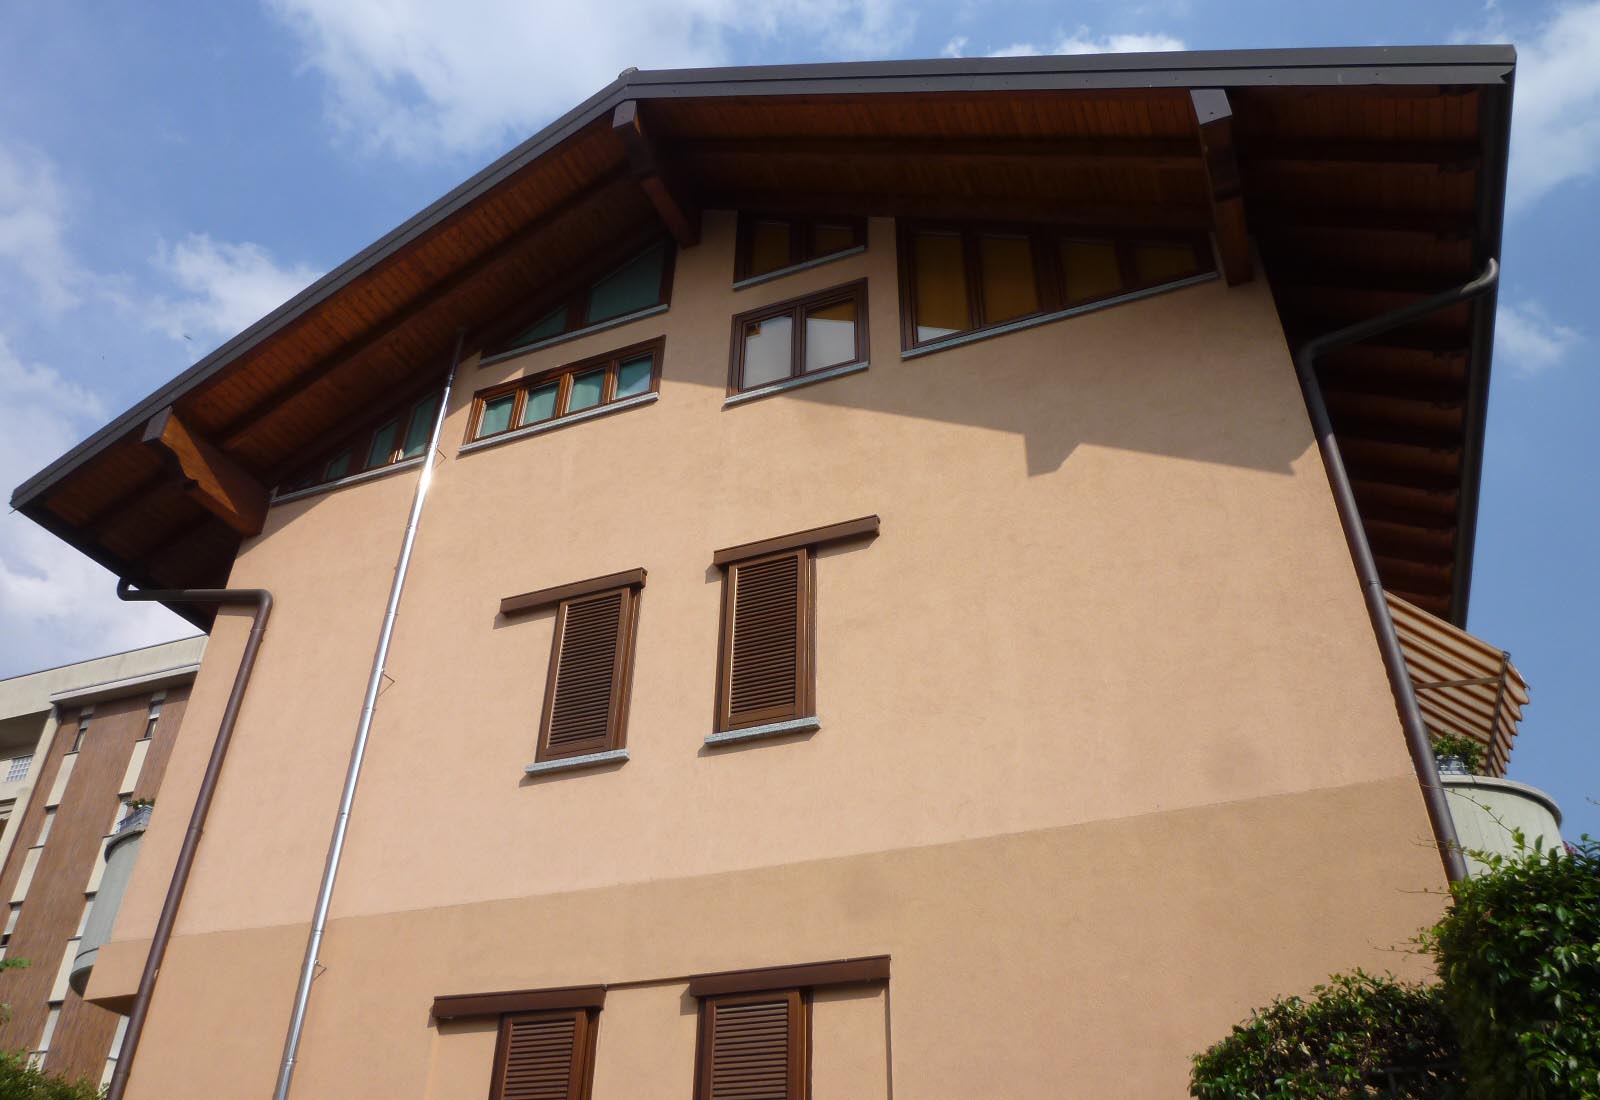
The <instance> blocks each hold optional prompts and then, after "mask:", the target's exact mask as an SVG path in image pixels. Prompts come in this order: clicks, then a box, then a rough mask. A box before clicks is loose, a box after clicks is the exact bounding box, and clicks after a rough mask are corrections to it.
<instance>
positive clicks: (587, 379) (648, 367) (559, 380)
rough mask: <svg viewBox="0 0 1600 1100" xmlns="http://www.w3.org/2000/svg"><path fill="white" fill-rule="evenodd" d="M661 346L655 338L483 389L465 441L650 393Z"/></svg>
mask: <svg viewBox="0 0 1600 1100" xmlns="http://www.w3.org/2000/svg"><path fill="white" fill-rule="evenodd" d="M665 347H666V341H665V340H664V339H662V338H658V339H655V340H651V341H649V342H647V343H643V344H634V345H631V346H630V347H626V348H623V349H621V350H620V351H613V352H607V353H606V354H605V355H600V356H596V357H595V358H593V359H585V360H582V361H581V362H578V363H569V364H567V365H566V366H564V367H557V368H556V369H555V370H550V371H544V372H542V373H540V374H536V375H534V376H533V377H532V378H523V379H519V380H517V381H515V382H510V383H507V384H506V385H503V386H496V387H494V388H493V389H489V390H484V391H483V392H482V393H479V394H478V395H477V396H476V398H475V399H474V401H473V405H474V412H473V415H472V420H471V423H470V424H469V431H468V435H467V441H468V442H469V443H470V442H475V441H477V440H480V439H488V438H489V437H491V436H496V435H500V434H501V433H502V432H509V431H513V430H516V429H519V428H531V427H534V426H536V425H539V424H546V423H552V422H558V421H560V420H562V419H564V418H566V417H569V416H573V415H575V414H577V413H581V412H587V411H588V410H590V409H598V408H601V407H603V406H606V405H614V404H617V403H619V402H623V401H629V400H630V399H632V398H638V397H643V396H645V395H646V394H651V393H655V392H656V390H657V389H658V387H659V385H660V382H661V358H662V352H663V350H664V349H665Z"/></svg>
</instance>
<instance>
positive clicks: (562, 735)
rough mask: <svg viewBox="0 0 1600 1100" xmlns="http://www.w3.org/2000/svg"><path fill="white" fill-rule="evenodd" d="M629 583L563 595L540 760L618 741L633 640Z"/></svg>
mask: <svg viewBox="0 0 1600 1100" xmlns="http://www.w3.org/2000/svg"><path fill="white" fill-rule="evenodd" d="M635 599H636V596H635V594H634V591H633V589H631V588H616V589H612V590H610V591H608V592H599V593H596V594H593V595H588V596H583V597H581V598H575V599H571V600H563V601H562V602H561V605H560V610H559V611H558V612H557V614H556V629H555V644H554V646H553V648H552V651H551V654H550V673H549V676H548V678H547V680H546V684H545V697H544V719H543V721H542V722H541V724H540V727H541V728H540V735H539V753H538V758H539V759H540V760H554V759H559V758H561V757H564V756H581V755H583V754H584V753H591V752H602V751H604V750H606V749H614V748H619V747H620V746H621V744H622V730H623V711H624V708H625V704H626V702H627V687H628V667H629V664H630V660H631V656H632V654H631V650H632V642H633V619H634V615H633V609H634V601H635Z"/></svg>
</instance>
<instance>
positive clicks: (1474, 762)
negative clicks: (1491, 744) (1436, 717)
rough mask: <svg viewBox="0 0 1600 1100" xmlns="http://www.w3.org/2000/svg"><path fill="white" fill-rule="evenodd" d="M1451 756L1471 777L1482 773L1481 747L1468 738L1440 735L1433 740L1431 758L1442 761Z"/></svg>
mask: <svg viewBox="0 0 1600 1100" xmlns="http://www.w3.org/2000/svg"><path fill="white" fill-rule="evenodd" d="M1447 756H1453V757H1455V758H1456V759H1457V760H1459V761H1461V763H1462V766H1463V767H1465V768H1466V769H1467V771H1469V772H1471V773H1472V774H1473V775H1479V774H1481V773H1482V768H1483V746H1482V745H1480V744H1479V743H1478V742H1476V741H1474V740H1473V739H1472V738H1470V737H1456V736H1454V735H1452V734H1442V735H1440V736H1438V737H1435V738H1434V739H1433V758H1434V759H1435V760H1442V759H1444V758H1445V757H1447Z"/></svg>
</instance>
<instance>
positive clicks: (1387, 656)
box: [1294, 258, 1500, 882]
mask: <svg viewBox="0 0 1600 1100" xmlns="http://www.w3.org/2000/svg"><path fill="white" fill-rule="evenodd" d="M1499 278H1500V265H1499V263H1498V262H1496V261H1495V260H1494V259H1493V258H1491V259H1489V260H1488V261H1487V262H1486V263H1485V264H1484V268H1483V271H1482V273H1481V274H1479V275H1478V276H1477V278H1475V279H1473V280H1472V281H1471V282H1468V283H1464V284H1462V285H1461V286H1459V287H1456V288H1455V289H1453V290H1446V291H1444V292H1443V293H1440V294H1435V295H1434V296H1433V297H1431V298H1427V299H1425V300H1423V301H1421V302H1414V303H1412V304H1411V305H1409V306H1403V307H1401V308H1400V309H1397V310H1394V311H1392V312H1389V313H1385V314H1381V315H1380V316H1377V317H1372V318H1369V319H1367V320H1365V321H1359V322H1357V323H1356V324H1353V325H1349V326H1347V327H1345V328H1342V329H1338V330H1336V331H1334V332H1329V333H1326V334H1324V335H1322V336H1318V337H1316V338H1314V339H1312V340H1308V341H1307V342H1306V343H1305V344H1304V345H1303V346H1302V347H1301V349H1300V353H1299V354H1298V355H1297V356H1295V360H1294V368H1295V374H1296V375H1298V377H1299V379H1300V391H1301V393H1302V394H1303V395H1304V396H1305V401H1306V412H1307V413H1309V414H1310V416H1311V427H1312V430H1313V431H1315V432H1316V436H1317V447H1318V449H1319V450H1321V452H1322V465H1323V467H1324V468H1325V469H1326V470H1327V473H1328V484H1329V486H1330V487H1331V488H1332V489H1333V502H1334V505H1335V507H1337V508H1338V510H1339V523H1340V525H1341V526H1342V527H1343V528H1344V537H1345V542H1346V543H1348V544H1349V546H1350V557H1351V559H1352V560H1353V561H1354V563H1355V567H1356V577H1357V579H1358V580H1359V581H1360V582H1361V594H1362V597H1363V598H1364V599H1365V600H1366V603H1367V614H1368V616H1370V617H1371V619H1372V629H1373V631H1374V633H1376V634H1377V636H1378V652H1379V653H1380V654H1381V655H1382V657H1383V667H1384V670H1385V671H1386V672H1387V673H1388V674H1389V688H1390V690H1391V691H1393V692H1394V701H1395V707H1396V709H1397V710H1398V711H1399V712H1400V727H1401V729H1402V730H1403V731H1404V732H1405V738H1406V748H1407V749H1409V750H1410V752H1411V763H1412V766H1413V767H1415V768H1416V772H1417V782H1418V783H1419V784H1421V786H1422V800H1423V803H1424V804H1425V805H1426V806H1427V809H1428V820H1429V822H1430V824H1431V825H1432V826H1433V839H1434V843H1435V844H1437V845H1438V847H1439V858H1440V859H1441V860H1443V861H1444V871H1445V877H1446V878H1448V879H1449V881H1451V882H1460V881H1461V880H1462V879H1464V878H1466V877H1467V865H1466V861H1465V859H1463V858H1462V855H1461V844H1460V841H1459V840H1458V839H1457V838H1456V827H1455V821H1454V819H1453V818H1451V816H1450V806H1449V804H1448V803H1447V802H1446V801H1445V795H1444V788H1443V787H1442V786H1441V785H1440V783H1439V767H1438V764H1437V763H1436V762H1435V761H1434V758H1433V747H1432V745H1431V744H1430V743H1429V740H1428V729H1427V726H1426V725H1424V724H1423V721H1422V711H1421V710H1420V709H1419V708H1418V706H1417V693H1416V688H1415V687H1414V686H1413V684H1412V682H1411V673H1410V670H1408V669H1407V668H1406V660H1405V654H1404V653H1403V652H1401V649H1400V638H1399V636H1398V635H1397V634H1396V633H1395V628H1394V616H1393V615H1391V614H1390V612H1389V601H1388V600H1387V599H1385V598H1384V594H1383V582H1382V581H1381V580H1379V578H1378V564H1377V562H1376V561H1375V560H1373V557H1372V546H1371V544H1370V543H1368V541H1367V530H1366V527H1364V526H1363V525H1362V523H1361V512H1360V510H1359V509H1358V508H1357V506H1356V498H1355V492H1354V491H1353V490H1352V489H1351V487H1350V475H1349V474H1348V473H1347V472H1346V470H1345V466H1344V456H1343V455H1342V454H1341V453H1340V451H1339V442H1338V440H1337V439H1336V438H1335V437H1334V434H1333V421H1332V419H1331V418H1330V417H1329V416H1328V406H1327V404H1326V403H1325V402H1324V401H1323V399H1322V386H1321V384H1320V383H1318V381H1317V374H1316V363H1317V360H1318V359H1319V358H1320V357H1321V356H1322V355H1323V353H1324V352H1327V351H1329V350H1330V349H1332V348H1336V347H1343V346H1344V345H1346V344H1354V343H1358V342H1360V341H1362V340H1368V339H1371V338H1372V337H1374V336H1377V335H1379V334H1381V333H1385V332H1388V331H1389V330H1390V329H1394V328H1398V327H1399V326H1401V325H1404V324H1407V323H1408V322H1411V321H1414V320H1416V319H1417V318H1419V317H1422V316H1424V315H1425V314H1429V313H1432V312H1434V311H1435V310H1440V309H1444V308H1446V307H1447V306H1453V305H1457V304H1460V303H1462V302H1468V301H1471V300H1472V299H1474V298H1476V297H1477V296H1478V295H1480V294H1483V293H1485V292H1486V291H1489V290H1492V289H1493V288H1494V286H1495V284H1496V282H1498V280H1499Z"/></svg>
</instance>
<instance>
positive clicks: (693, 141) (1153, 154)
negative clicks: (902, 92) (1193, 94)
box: [672, 135, 1200, 168]
mask: <svg viewBox="0 0 1600 1100" xmlns="http://www.w3.org/2000/svg"><path fill="white" fill-rule="evenodd" d="M672 153H673V155H674V156H675V157H678V158H681V159H684V160H723V161H727V160H733V161H740V160H760V161H766V160H828V161H840V160H879V161H881V160H905V161H914V162H916V163H920V164H926V163H929V162H931V161H937V162H939V163H949V162H951V161H981V162H983V163H984V164H985V165H993V164H1008V163H1016V164H1050V165H1053V166H1058V167H1084V168H1104V167H1115V166H1126V167H1141V168H1195V167H1198V166H1199V164H1200V158H1199V156H1198V155H1197V153H1196V150H1195V147H1194V142H1193V141H1192V140H1190V139H1188V138H1075V137H1074V138H954V137H952V138H945V137H895V136H889V135H883V136H874V137H823V138H815V137H796V138H737V137H735V138H688V139H685V140H682V141H674V142H673V143H672Z"/></svg>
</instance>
